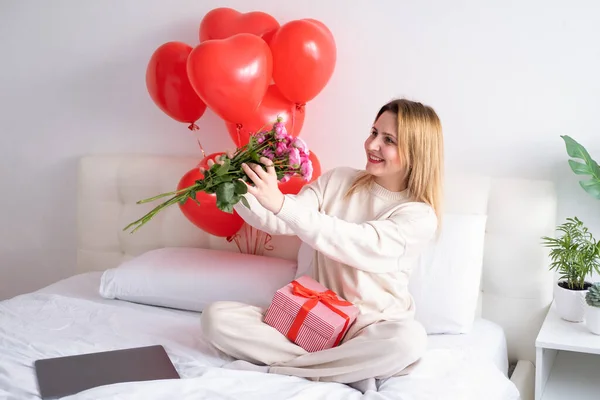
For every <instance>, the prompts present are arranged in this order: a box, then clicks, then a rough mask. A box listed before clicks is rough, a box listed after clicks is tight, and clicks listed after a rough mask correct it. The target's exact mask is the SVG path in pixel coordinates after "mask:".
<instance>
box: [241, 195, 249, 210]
mask: <svg viewBox="0 0 600 400" xmlns="http://www.w3.org/2000/svg"><path fill="white" fill-rule="evenodd" d="M240 201H241V202H242V204H243V205H245V206H246V207H247V208H248V210H250V209H251V208H250V203H248V200H247V199H246V198H245V197H243V196H242V198H240Z"/></svg>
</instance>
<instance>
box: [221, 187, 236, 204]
mask: <svg viewBox="0 0 600 400" xmlns="http://www.w3.org/2000/svg"><path fill="white" fill-rule="evenodd" d="M234 194H235V184H234V183H233V182H224V183H222V184H220V185H219V186H218V187H217V202H224V203H225V202H227V203H231V200H232V199H233V195H234Z"/></svg>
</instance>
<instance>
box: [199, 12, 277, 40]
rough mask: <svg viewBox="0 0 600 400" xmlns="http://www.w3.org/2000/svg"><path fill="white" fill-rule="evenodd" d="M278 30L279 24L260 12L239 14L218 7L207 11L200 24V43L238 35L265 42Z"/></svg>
mask: <svg viewBox="0 0 600 400" xmlns="http://www.w3.org/2000/svg"><path fill="white" fill-rule="evenodd" d="M277 29H279V22H277V20H276V19H275V18H273V17H272V16H271V15H269V14H267V13H264V12H262V11H252V12H248V13H241V12H239V11H236V10H234V9H233V8H228V7H220V8H215V9H214V10H211V11H209V12H208V13H207V14H206V15H205V16H204V18H202V21H201V22H200V29H199V33H198V34H199V38H200V42H204V41H206V40H213V39H227V38H228V37H230V36H233V35H237V34H238V33H251V34H253V35H257V36H260V37H262V38H263V39H265V40H267V39H266V37H265V36H271V35H272V34H273V32H275V31H276V30H277Z"/></svg>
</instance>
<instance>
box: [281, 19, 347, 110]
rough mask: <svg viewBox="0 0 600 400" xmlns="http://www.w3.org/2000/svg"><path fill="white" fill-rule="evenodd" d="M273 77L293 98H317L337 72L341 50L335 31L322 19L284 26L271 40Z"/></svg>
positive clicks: (295, 101) (294, 99)
mask: <svg viewBox="0 0 600 400" xmlns="http://www.w3.org/2000/svg"><path fill="white" fill-rule="evenodd" d="M269 46H270V48H271V52H272V54H273V80H274V81H275V84H276V85H277V87H279V90H281V93H282V94H283V95H284V96H285V97H287V98H288V99H289V100H290V101H293V102H294V103H298V104H304V103H307V102H308V101H310V100H312V99H313V98H315V97H316V96H317V95H318V94H319V93H320V92H321V90H323V88H324V87H325V86H326V85H327V83H328V82H329V79H330V78H331V76H332V75H333V71H334V69H335V64H336V60H337V49H336V44H335V40H334V38H333V34H332V33H331V31H330V30H329V29H328V28H327V26H325V24H323V23H322V22H321V21H318V20H315V19H310V18H309V19H300V20H294V21H290V22H288V23H286V24H284V25H282V26H281V27H280V28H279V29H278V30H277V32H275V35H274V36H273V38H272V39H271V41H270V43H269Z"/></svg>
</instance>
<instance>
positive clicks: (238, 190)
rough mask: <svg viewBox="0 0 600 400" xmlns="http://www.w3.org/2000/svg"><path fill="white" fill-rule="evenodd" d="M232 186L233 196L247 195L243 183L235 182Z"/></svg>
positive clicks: (246, 188)
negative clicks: (233, 187) (233, 189)
mask: <svg viewBox="0 0 600 400" xmlns="http://www.w3.org/2000/svg"><path fill="white" fill-rule="evenodd" d="M234 185H235V194H239V195H243V194H246V193H248V186H247V185H246V184H245V183H244V182H242V181H240V180H237V181H235V182H234Z"/></svg>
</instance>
